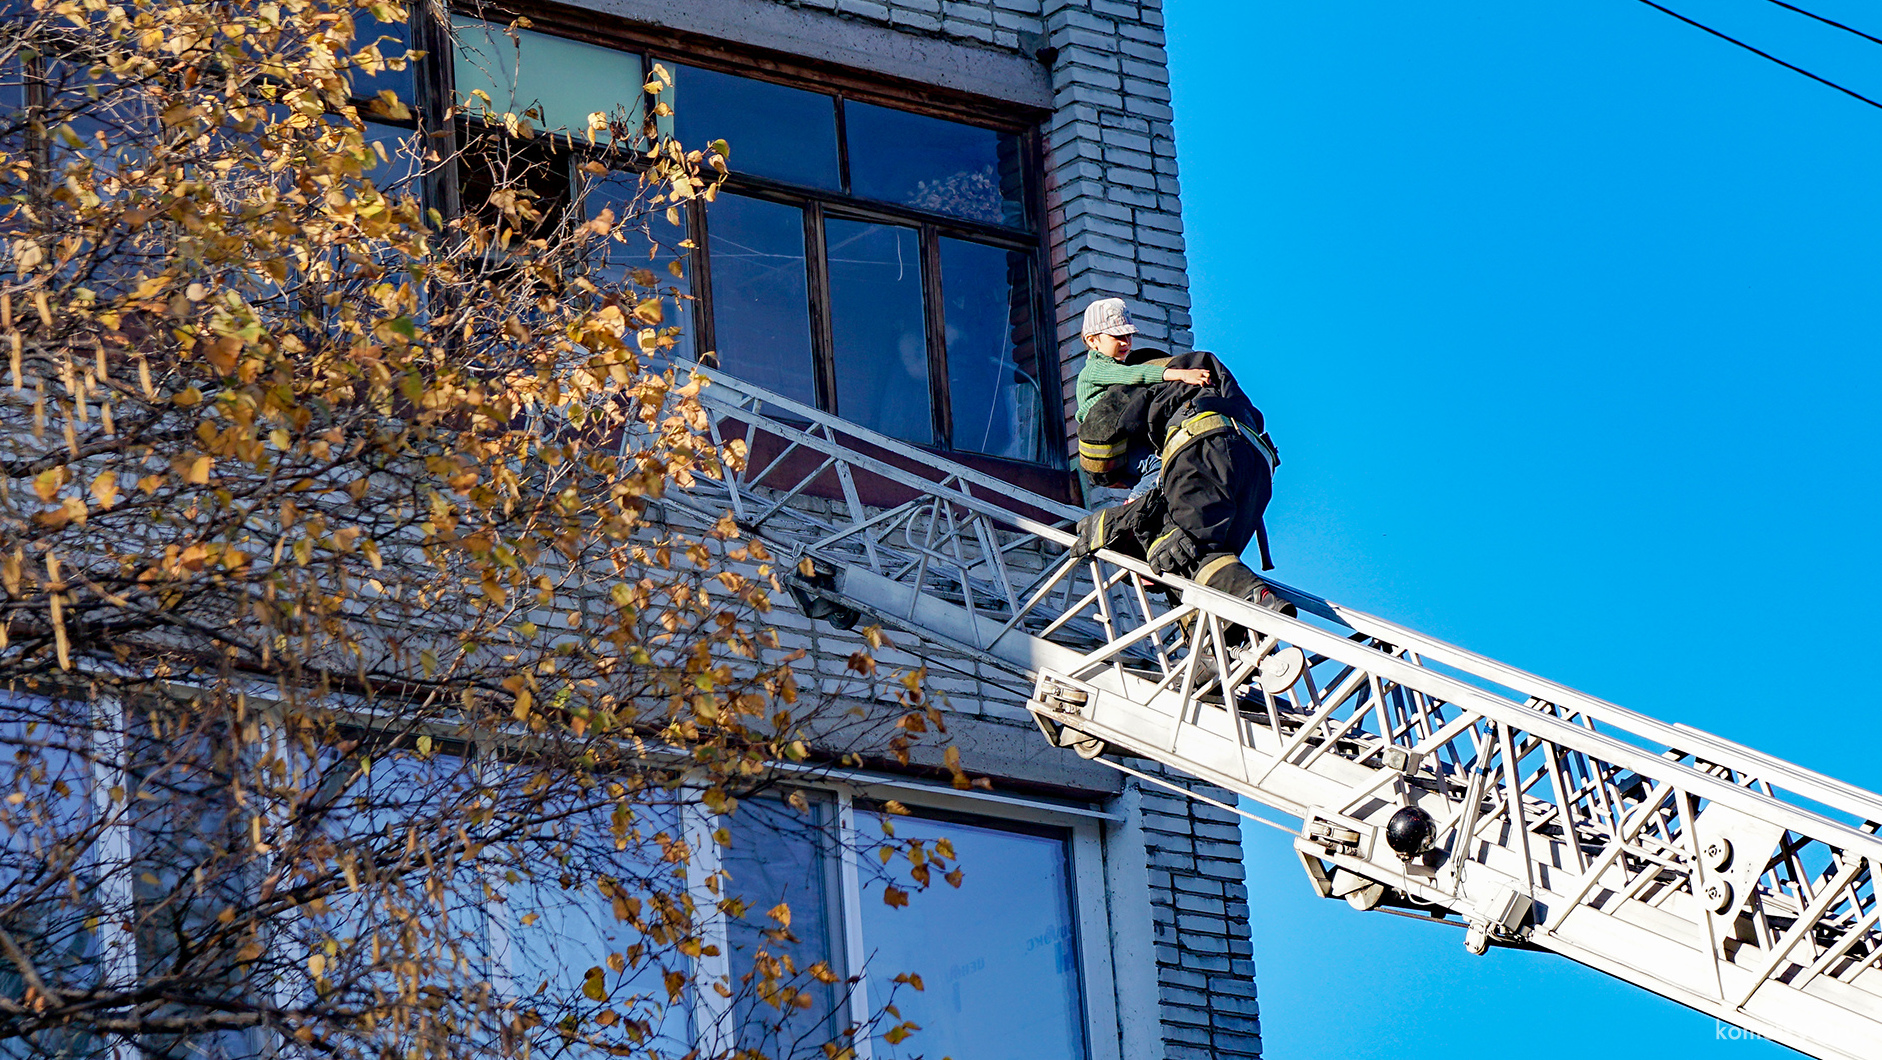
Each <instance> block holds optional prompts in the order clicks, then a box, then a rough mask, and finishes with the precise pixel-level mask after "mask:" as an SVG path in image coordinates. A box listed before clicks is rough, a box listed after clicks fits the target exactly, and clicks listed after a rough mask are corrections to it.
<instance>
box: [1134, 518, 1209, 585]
mask: <svg viewBox="0 0 1882 1060" xmlns="http://www.w3.org/2000/svg"><path fill="white" fill-rule="evenodd" d="M1145 558H1146V559H1148V560H1149V561H1150V569H1151V570H1153V571H1156V572H1157V573H1158V574H1171V573H1176V572H1180V571H1186V570H1193V569H1195V566H1196V563H1197V561H1198V560H1200V559H1202V549H1201V547H1200V546H1199V545H1198V544H1197V543H1196V539H1195V538H1193V537H1191V536H1189V533H1188V531H1186V530H1184V529H1183V528H1182V527H1180V526H1172V527H1170V528H1169V529H1168V530H1165V531H1164V532H1163V533H1162V534H1161V535H1160V536H1158V538H1157V539H1156V540H1155V541H1152V542H1151V543H1150V551H1149V554H1148V555H1147V556H1146V557H1145Z"/></svg>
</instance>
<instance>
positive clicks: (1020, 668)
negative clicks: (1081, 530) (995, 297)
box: [667, 369, 1882, 1060]
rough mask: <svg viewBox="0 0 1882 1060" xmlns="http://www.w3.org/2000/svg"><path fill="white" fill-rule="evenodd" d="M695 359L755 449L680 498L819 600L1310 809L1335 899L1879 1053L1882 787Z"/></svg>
mask: <svg viewBox="0 0 1882 1060" xmlns="http://www.w3.org/2000/svg"><path fill="white" fill-rule="evenodd" d="M699 371H700V372H702V374H705V375H706V376H707V377H708V379H709V385H708V386H707V387H705V388H704V389H703V390H702V391H701V392H700V400H701V401H702V403H703V405H704V407H705V409H706V412H707V416H708V420H709V426H710V430H711V432H712V434H713V436H714V438H715V439H717V440H719V441H721V442H725V441H730V440H732V439H740V440H743V441H744V442H745V444H746V446H747V448H748V452H749V454H750V456H749V459H748V460H747V462H746V464H745V466H744V467H743V468H742V469H739V470H736V471H728V472H727V474H726V477H724V478H722V479H719V480H704V479H702V480H699V481H698V483H697V485H696V487H695V488H693V489H690V490H686V491H673V492H670V493H669V494H668V495H667V502H668V503H672V504H677V505H680V506H682V507H686V508H691V509H695V514H697V515H698V516H700V517H702V518H707V519H716V518H718V517H719V516H720V515H722V514H723V513H724V512H726V511H728V510H729V511H730V512H731V513H732V515H733V516H734V518H735V519H736V520H737V521H738V523H739V524H740V525H741V526H743V527H744V528H745V529H746V530H747V531H748V532H750V533H752V534H754V535H756V536H758V537H759V538H761V539H762V540H763V541H765V542H766V544H767V545H768V546H769V547H771V548H772V550H773V551H775V552H781V553H783V554H784V555H786V556H788V557H789V558H790V560H791V563H792V564H793V571H794V573H793V574H792V575H791V576H790V588H791V591H792V594H793V595H794V596H795V597H797V599H798V602H799V604H800V605H801V606H802V607H803V608H804V609H805V610H806V612H807V613H809V614H810V615H811V617H813V618H826V619H829V620H830V621H832V622H835V623H837V624H848V623H852V622H854V621H856V620H857V619H858V618H859V617H860V616H867V618H868V620H869V621H870V622H872V623H875V624H879V625H881V626H883V627H886V628H892V629H899V630H902V631H904V632H906V633H908V634H910V635H913V636H916V637H919V638H921V639H922V641H923V642H924V644H925V645H926V646H927V647H928V648H930V649H932V650H933V651H934V652H936V653H938V654H939V655H942V656H945V657H948V658H952V659H955V660H958V662H959V664H960V665H961V666H962V667H963V668H969V669H971V670H972V671H973V672H974V673H976V674H978V675H980V676H981V677H982V679H983V681H987V682H989V683H991V684H992V685H993V686H994V687H995V689H996V690H997V689H999V688H1001V687H1004V688H1006V689H1008V690H1010V692H1011V694H1012V695H1013V696H1014V697H1015V700H1016V701H1017V700H1020V699H1023V700H1024V702H1025V703H1026V707H1027V709H1028V711H1030V713H1031V714H1032V716H1033V718H1034V719H1035V720H1036V721H1037V723H1038V726H1039V729H1040V731H1041V733H1042V734H1043V735H1044V737H1045V738H1046V739H1047V740H1049V741H1051V742H1052V743H1053V744H1055V745H1057V746H1060V747H1064V748H1068V749H1070V750H1071V751H1072V752H1074V753H1076V754H1079V755H1082V756H1084V757H1086V758H1091V759H1094V760H1098V761H1102V762H1104V763H1106V764H1108V765H1112V766H1114V767H1116V768H1119V769H1122V770H1124V771H1126V772H1131V773H1134V774H1136V775H1137V776H1139V777H1142V778H1143V779H1144V780H1146V781H1149V782H1154V783H1168V781H1165V780H1162V779H1161V778H1158V777H1156V776H1152V775H1149V774H1146V773H1145V772H1144V771H1142V770H1138V769H1135V768H1133V767H1132V765H1131V764H1130V762H1131V760H1148V761H1150V762H1155V763H1160V764H1161V765H1163V766H1166V767H1169V768H1170V769H1173V770H1176V771H1178V772H1180V773H1182V774H1186V775H1188V776H1190V777H1193V778H1196V779H1197V780H1201V781H1206V782H1208V783H1209V784H1213V785H1216V786H1218V787H1220V788H1223V789H1227V790H1228V791H1231V792H1234V793H1235V794H1236V795H1238V796H1240V797H1241V798H1242V799H1245V800H1248V801H1249V802H1252V803H1259V804H1261V805H1263V806H1267V807H1271V808H1273V809H1274V810H1278V811H1280V812H1282V813H1284V814H1287V815H1289V816H1292V817H1294V818H1297V819H1298V820H1300V821H1301V827H1300V829H1299V831H1298V833H1297V834H1296V837H1295V839H1294V848H1295V850H1296V852H1297V853H1298V855H1299V858H1300V863H1301V865H1302V867H1303V868H1304V869H1305V871H1306V875H1307V877H1308V879H1309V881H1310V882H1311V884H1312V886H1313V887H1314V888H1315V889H1316V890H1317V891H1318V893H1319V894H1320V895H1322V896H1323V897H1330V898H1343V899H1345V900H1346V901H1347V902H1349V903H1351V904H1352V905H1353V906H1355V907H1356V908H1359V909H1375V908H1379V909H1387V910H1391V911H1395V912H1399V913H1401V914H1405V915H1412V916H1417V917H1424V918H1428V919H1431V920H1434V921H1438V922H1441V923H1449V924H1453V925H1458V926H1461V927H1462V928H1463V929H1464V932H1465V936H1464V944H1465V946H1466V948H1468V949H1469V950H1470V951H1472V952H1473V953H1482V952H1484V951H1485V949H1486V948H1487V947H1490V946H1509V947H1523V948H1530V949H1539V950H1547V951H1550V952H1553V953H1557V954H1560V955H1562V956H1564V957H1567V958H1569V959H1571V960H1575V961H1579V962H1581V963H1582V964H1585V965H1587V966H1589V967H1592V968H1596V969H1599V970H1601V971H1603V972H1606V973H1608V974H1610V975H1613V976H1616V977H1618V978H1620V979H1624V980H1626V981H1628V982H1631V983H1634V984H1635V985H1637V986H1640V987H1643V988H1645V989H1647V990H1651V991H1653V992H1654V993H1657V994H1660V995H1662V996H1664V997H1667V998H1671V999H1672V1000H1674V1001H1678V1002H1680V1003H1682V1004H1685V1005H1688V1006H1690V1007H1692V1008H1694V1009H1697V1010H1699V1011H1701V1012H1705V1013H1710V1014H1711V1015H1713V1016H1715V1017H1717V1018H1718V1019H1720V1020H1723V1021H1726V1022H1728V1023H1731V1024H1735V1025H1737V1026H1739V1027H1742V1028H1744V1029H1746V1030H1748V1031H1753V1032H1756V1033H1757V1034H1760V1035H1763V1036H1765V1037H1767V1038H1770V1039H1772V1040H1775V1041H1778V1042H1782V1043H1784V1044H1786V1045H1789V1046H1791V1047H1793V1048H1795V1049H1798V1050H1800V1051H1802V1052H1805V1053H1808V1054H1810V1055H1813V1056H1817V1057H1824V1058H1830V1057H1836V1058H1847V1060H1857V1058H1861V1060H1874V1058H1875V1057H1878V1056H1882V895H1878V894H1877V871H1878V867H1879V866H1882V837H1878V835H1877V834H1876V833H1877V830H1878V822H1882V797H1878V796H1877V795H1876V794H1874V793H1872V792H1869V791H1865V790H1862V789H1860V788H1856V787H1854V786H1851V785H1849V784H1845V783H1842V782H1840V781H1837V780H1835V779H1832V778H1830V777H1827V776H1823V775H1822V774H1819V773H1815V772H1812V771H1810V770H1807V769H1804V768H1801V767H1799V766H1795V765H1792V764H1790V763H1788V762H1784V761H1781V760H1779V759H1776V758H1773V757H1770V756H1768V755H1764V754H1761V753H1759V752H1758V751H1756V750H1753V749H1751V748H1749V747H1744V746H1741V745H1739V744H1736V743H1732V742H1730V741H1728V740H1724V739H1721V738H1719V737H1717V736H1713V735H1710V734H1708V733H1705V732H1701V731H1699V730H1697V729H1693V728H1690V727H1688V726H1685V725H1680V724H1667V723H1663V722H1660V721H1656V720H1654V719H1652V718H1649V717H1646V716H1643V715H1641V714H1638V713H1635V712H1633V711H1629V710H1627V709H1625V708H1623V707H1620V706H1616V705H1615V704H1613V703H1609V702H1606V701H1603V700H1600V699H1596V698H1594V697H1591V696H1588V695H1585V694H1583V693H1580V692H1577V691H1575V690H1573V689H1570V688H1567V687H1564V686H1562V685H1559V684H1556V683H1554V682H1552V681H1548V680H1546V679H1544V678H1541V677H1537V676H1535V675H1534V674H1529V673H1525V672H1523V671H1521V670H1518V669H1516V668H1514V667H1511V666H1506V665H1504V664H1502V663H1499V662H1496V661H1495V660H1492V659H1488V658H1485V657H1483V656H1481V655H1477V654H1474V653H1472V652H1469V651H1466V650H1464V649H1462V648H1459V647H1456V646H1454V645H1450V644H1446V643H1444V642H1442V641H1439V640H1434V639H1432V638H1430V637H1427V636H1424V635H1423V634H1420V633H1417V632H1415V631H1413V630H1410V629H1407V628H1405V627H1403V626H1400V625H1397V624H1395V623H1392V622H1389V621H1387V620H1385V619H1381V618H1377V617H1374V616H1372V615H1368V614H1364V613H1362V612H1359V611H1355V610H1352V609H1351V608H1347V607H1342V606H1340V605H1338V604H1335V603H1332V602H1330V601H1327V600H1323V599H1321V598H1319V597H1315V596H1312V595H1310V594H1307V593H1304V592H1301V591H1299V590H1295V589H1292V588H1290V587H1287V586H1277V587H1276V588H1277V590H1278V591H1279V592H1281V593H1282V595H1284V596H1286V597H1287V598H1289V599H1290V600H1292V601H1294V602H1295V604H1296V605H1297V606H1298V607H1299V609H1300V617H1298V618H1291V617H1287V616H1283V615H1280V614H1277V613H1275V612H1273V611H1270V610H1266V609H1263V608H1259V607H1255V606H1253V605H1251V604H1249V603H1247V602H1246V601H1243V600H1240V599H1237V598H1234V597H1230V596H1226V595H1223V594H1221V593H1217V592H1214V591H1212V590H1209V589H1206V588H1204V587H1202V586H1200V585H1197V584H1194V583H1191V582H1187V581H1184V580H1182V579H1180V578H1173V577H1170V576H1168V575H1158V574H1155V573H1153V572H1152V571H1151V570H1150V569H1149V568H1148V567H1147V566H1145V565H1144V564H1143V563H1141V562H1139V561H1137V560H1134V559H1131V558H1128V557H1124V556H1120V555H1116V554H1114V553H1111V552H1098V553H1095V554H1091V555H1086V556H1082V557H1075V556H1074V555H1073V554H1072V551H1071V547H1070V546H1071V545H1072V544H1073V540H1074V537H1073V532H1072V530H1071V525H1072V523H1073V522H1075V521H1076V520H1077V519H1078V518H1080V517H1081V516H1083V515H1084V514H1085V512H1083V511H1082V510H1080V509H1077V508H1074V507H1071V506H1069V505H1065V504H1062V503H1059V502H1056V501H1053V500H1051V499H1048V498H1046V497H1042V496H1039V495H1036V494H1032V493H1028V492H1026V491H1024V490H1021V489H1018V488H1016V487H1014V486H1013V485H1011V484H1009V483H1006V482H1003V481H1001V480H999V479H997V478H994V477H993V476H990V475H987V474H983V473H981V472H978V471H975V470H973V469H971V468H968V467H965V466H962V465H960V464H956V463H952V462H949V461H947V460H945V459H941V458H938V457H936V456H935V455H934V454H932V453H929V452H926V451H924V450H921V449H918V448H916V447H914V446H911V445H908V444H906V443H903V442H900V441H897V440H895V439H893V438H889V437H886V436H883V435H881V434H877V433H875V432H872V431H869V430H866V429H863V428H861V427H858V426H856V425H855V424H852V423H847V422H845V421H843V420H840V419H837V418H836V417H833V416H831V415H829V414H827V413H824V412H822V411H819V410H817V409H815V408H812V407H809V406H806V405H803V404H801V403H798V402H795V401H792V400H790V399H787V398H784V397H780V396H778V395H776V394H772V393H769V392H766V391H764V390H762V389H759V388H757V387H754V386H752V385H750V384H748V383H745V382H742V381H740V380H738V379H735V378H733V377H731V376H728V375H725V374H723V373H720V372H717V371H714V370H709V369H699ZM866 502H867V503H866ZM806 572H807V573H806ZM1236 626H1239V627H1242V628H1243V629H1244V630H1247V631H1251V633H1250V634H1249V635H1246V636H1242V635H1239V634H1238V635H1235V636H1225V634H1226V633H1228V631H1229V630H1230V629H1231V628H1232V627H1236ZM1244 641H1245V643H1244ZM1231 645H1238V646H1236V647H1233V648H1231ZM1205 658H1206V659H1209V660H1211V662H1212V663H1213V665H1207V664H1204V663H1203V660H1204V659H1205ZM1183 790H1184V791H1185V794H1191V795H1195V794H1197V793H1194V792H1190V791H1188V790H1187V789H1183ZM1199 797H1206V796H1199ZM1229 808H1231V809H1235V810H1236V812H1238V813H1244V814H1246V813H1247V811H1245V810H1243V809H1241V808H1240V807H1229Z"/></svg>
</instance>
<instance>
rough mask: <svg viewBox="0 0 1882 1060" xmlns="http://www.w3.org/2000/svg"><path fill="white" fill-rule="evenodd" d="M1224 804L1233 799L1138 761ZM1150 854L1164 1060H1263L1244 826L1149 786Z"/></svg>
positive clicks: (1145, 793)
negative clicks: (1235, 1059)
mask: <svg viewBox="0 0 1882 1060" xmlns="http://www.w3.org/2000/svg"><path fill="white" fill-rule="evenodd" d="M1134 765H1135V766H1137V767H1138V768H1140V769H1143V770H1144V771H1145V772H1153V773H1160V774H1163V775H1164V776H1167V777H1169V778H1170V779H1172V780H1175V781H1177V782H1178V783H1187V784H1188V785H1189V786H1190V787H1192V788H1193V789H1194V790H1196V791H1197V792H1199V793H1201V794H1203V795H1207V796H1208V797H1210V798H1213V799H1217V800H1219V801H1222V802H1233V801H1234V798H1235V796H1234V795H1233V793H1231V792H1228V791H1224V790H1222V789H1221V788H1217V787H1214V786H1212V785H1208V784H1202V783H1199V782H1195V781H1187V780H1186V778H1179V777H1177V776H1175V775H1173V774H1169V773H1168V772H1167V771H1165V770H1163V769H1161V768H1160V767H1157V766H1155V765H1154V764H1152V763H1148V762H1137V763H1134ZM1140 798H1141V806H1142V817H1143V835H1144V851H1145V854H1146V856H1147V857H1148V859H1149V866H1150V874H1149V887H1150V907H1151V916H1152V923H1153V931H1154V939H1155V943H1156V958H1157V993H1158V1001H1159V1003H1160V1008H1161V1017H1162V1018H1161V1023H1162V1038H1163V1056H1164V1057H1165V1058H1166V1060H1212V1058H1216V1057H1258V1056H1260V1055H1261V1024H1260V1013H1259V1010H1258V1007H1257V1003H1256V1000H1255V962H1254V950H1253V945H1252V943H1251V942H1250V941H1249V929H1248V887H1247V885H1246V884H1245V883H1244V882H1243V875H1242V872H1243V870H1242V845H1241V842H1242V840H1241V824H1240V819H1239V818H1238V817H1236V815H1234V814H1232V813H1229V812H1228V811H1227V810H1222V809H1218V808H1216V807H1214V806H1211V805H1209V804H1208V803H1205V802H1198V801H1196V800H1195V799H1189V798H1184V797H1182V796H1180V795H1177V794H1175V793H1174V792H1171V791H1168V790H1166V789H1163V788H1157V787H1151V786H1148V785H1145V786H1144V787H1143V789H1142V791H1141V795H1140Z"/></svg>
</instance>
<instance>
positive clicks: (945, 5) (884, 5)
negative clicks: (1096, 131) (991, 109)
mask: <svg viewBox="0 0 1882 1060" xmlns="http://www.w3.org/2000/svg"><path fill="white" fill-rule="evenodd" d="M777 2H784V3H789V2H791V0H777ZM1040 3H1041V0H795V6H798V7H808V8H816V9H818V10H822V11H832V12H835V13H836V14H838V15H842V16H845V17H849V18H856V19H861V20H864V21H869V22H877V23H881V24H883V25H887V26H893V27H895V28H896V29H900V30H904V31H907V32H914V33H932V34H934V35H936V36H941V37H950V38H953V39H955V40H960V41H973V42H975V43H977V44H987V45H991V46H993V47H995V48H1004V49H1007V50H1009V51H1016V52H1018V51H1023V52H1026V53H1028V54H1031V53H1032V52H1034V51H1036V50H1037V49H1038V48H1039V45H1040V43H1041V41H1040V37H1041V34H1042V30H1041V25H1042V23H1041V19H1042V17H1043V16H1042V15H1041V13H1040Z"/></svg>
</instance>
